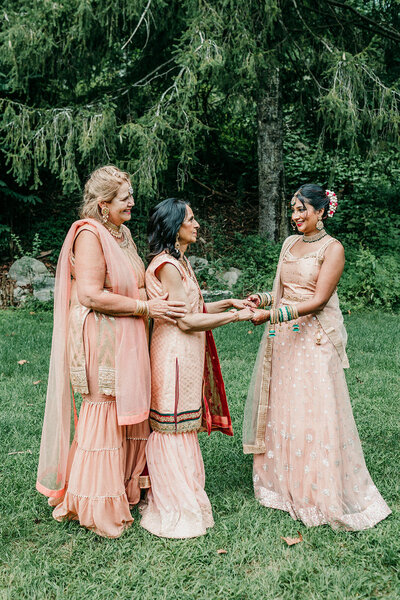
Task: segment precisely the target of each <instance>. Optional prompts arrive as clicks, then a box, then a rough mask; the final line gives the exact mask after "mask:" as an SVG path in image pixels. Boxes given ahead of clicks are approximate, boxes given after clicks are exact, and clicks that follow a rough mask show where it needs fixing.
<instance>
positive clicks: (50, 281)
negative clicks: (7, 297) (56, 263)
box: [8, 256, 54, 303]
mask: <svg viewBox="0 0 400 600" xmlns="http://www.w3.org/2000/svg"><path fill="white" fill-rule="evenodd" d="M8 277H9V279H13V280H14V281H15V289H14V300H15V301H16V302H17V303H22V302H24V301H25V300H27V299H28V298H29V297H30V296H31V295H33V297H34V298H35V299H36V300H40V301H41V302H47V301H49V300H52V299H53V293H54V277H53V275H52V274H51V273H50V271H49V270H48V269H47V267H46V266H45V265H44V264H43V263H42V262H40V260H36V258H31V257H30V256H23V257H22V258H19V259H18V260H16V261H15V262H14V263H13V264H12V265H11V267H10V270H9V272H8Z"/></svg>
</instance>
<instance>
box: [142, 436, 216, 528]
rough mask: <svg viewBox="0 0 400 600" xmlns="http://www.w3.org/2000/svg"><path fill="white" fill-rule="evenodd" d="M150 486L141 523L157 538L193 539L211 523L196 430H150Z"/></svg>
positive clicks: (147, 453)
mask: <svg viewBox="0 0 400 600" xmlns="http://www.w3.org/2000/svg"><path fill="white" fill-rule="evenodd" d="M146 456H147V466H148V469H149V474H150V478H151V489H150V490H149V492H148V494H147V504H146V505H145V506H144V507H143V508H142V510H141V512H142V519H141V521H140V525H141V526H142V527H144V529H147V530H148V531H150V532H151V533H153V534H155V535H157V536H159V537H167V538H192V537H197V536H200V535H204V534H205V533H206V530H207V528H208V527H212V526H213V525H214V519H213V516H212V509H211V504H210V501H209V499H208V496H207V494H206V492H205V490H204V484H205V473H204V464H203V458H202V456H201V450H200V446H199V441H198V438H197V432H195V431H193V432H188V433H177V434H167V433H159V432H157V431H153V432H152V433H151V434H150V437H149V441H148V443H147V447H146Z"/></svg>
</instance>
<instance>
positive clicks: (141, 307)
mask: <svg viewBox="0 0 400 600" xmlns="http://www.w3.org/2000/svg"><path fill="white" fill-rule="evenodd" d="M149 313H150V308H149V303H148V302H146V301H145V300H136V311H135V315H136V316H137V317H148V316H149Z"/></svg>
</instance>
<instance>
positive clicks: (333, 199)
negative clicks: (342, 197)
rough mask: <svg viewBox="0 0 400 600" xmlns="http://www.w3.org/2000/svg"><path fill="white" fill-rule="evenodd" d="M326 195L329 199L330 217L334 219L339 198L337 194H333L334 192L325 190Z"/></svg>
mask: <svg viewBox="0 0 400 600" xmlns="http://www.w3.org/2000/svg"><path fill="white" fill-rule="evenodd" d="M325 194H326V195H327V196H328V198H329V208H328V217H333V215H334V214H335V212H336V209H337V205H338V200H337V196H336V194H335V192H332V190H325Z"/></svg>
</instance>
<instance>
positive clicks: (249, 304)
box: [230, 296, 258, 310]
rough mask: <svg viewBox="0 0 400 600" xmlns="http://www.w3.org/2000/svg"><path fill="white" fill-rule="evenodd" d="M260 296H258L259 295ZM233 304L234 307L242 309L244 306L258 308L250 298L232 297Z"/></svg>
mask: <svg viewBox="0 0 400 600" xmlns="http://www.w3.org/2000/svg"><path fill="white" fill-rule="evenodd" d="M257 298H258V296H257ZM230 303H231V306H232V307H233V308H237V309H238V310H242V309H243V308H256V307H257V304H256V303H255V302H253V301H252V300H250V299H249V298H243V300H239V299H238V298H231V299H230Z"/></svg>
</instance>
